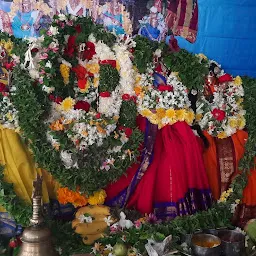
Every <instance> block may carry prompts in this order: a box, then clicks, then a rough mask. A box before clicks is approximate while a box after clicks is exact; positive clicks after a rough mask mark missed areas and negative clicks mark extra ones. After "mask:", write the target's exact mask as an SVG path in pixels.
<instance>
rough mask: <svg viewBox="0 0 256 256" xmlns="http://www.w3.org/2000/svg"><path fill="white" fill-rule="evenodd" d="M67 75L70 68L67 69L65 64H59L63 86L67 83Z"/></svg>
mask: <svg viewBox="0 0 256 256" xmlns="http://www.w3.org/2000/svg"><path fill="white" fill-rule="evenodd" d="M69 73H70V67H68V66H67V65H65V64H63V63H62V64H60V74H61V76H62V78H63V81H64V84H68V83H69Z"/></svg>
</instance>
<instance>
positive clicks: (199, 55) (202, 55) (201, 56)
mask: <svg viewBox="0 0 256 256" xmlns="http://www.w3.org/2000/svg"><path fill="white" fill-rule="evenodd" d="M197 56H198V57H199V58H200V59H203V60H207V57H206V56H205V55H204V54H203V53H199V54H197Z"/></svg>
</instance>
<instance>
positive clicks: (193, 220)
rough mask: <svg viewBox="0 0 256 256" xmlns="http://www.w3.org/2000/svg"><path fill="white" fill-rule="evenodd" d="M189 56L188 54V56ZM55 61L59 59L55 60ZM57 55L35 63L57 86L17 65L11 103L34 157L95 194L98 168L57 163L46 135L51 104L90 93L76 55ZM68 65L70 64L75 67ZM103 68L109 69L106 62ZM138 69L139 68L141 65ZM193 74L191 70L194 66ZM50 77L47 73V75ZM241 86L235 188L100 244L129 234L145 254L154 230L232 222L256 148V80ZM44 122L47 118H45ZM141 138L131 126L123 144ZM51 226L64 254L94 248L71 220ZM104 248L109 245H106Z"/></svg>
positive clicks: (129, 104)
mask: <svg viewBox="0 0 256 256" xmlns="http://www.w3.org/2000/svg"><path fill="white" fill-rule="evenodd" d="M62 18H63V17H62ZM57 20H58V19H57ZM67 21H68V22H69V21H70V20H69V19H67V20H65V21H58V22H56V27H58V26H60V27H58V33H57V34H56V38H63V34H68V33H67V31H70V34H71V32H72V33H73V32H74V29H73V27H69V26H64V27H63V28H61V27H62V26H63V23H62V22H64V25H65V23H66V22H67ZM76 22H78V23H79V19H78V20H75V21H74V20H73V25H74V24H77V23H76ZM80 22H85V23H87V24H91V23H90V21H89V20H87V19H84V18H83V21H82V20H80ZM53 27H55V25H53ZM62 29H63V30H62ZM91 29H92V31H93V32H94V33H93V35H94V38H95V39H96V42H97V40H98V41H100V40H103V41H104V42H105V44H106V45H108V46H109V47H110V48H111V49H112V46H113V45H114V39H113V36H112V35H111V34H106V37H105V36H104V35H105V32H103V29H102V28H101V27H97V28H95V25H92V26H91ZM52 31H54V30H52ZM62 33H63V34H62ZM86 33H87V34H86ZM85 34H86V36H85ZM91 34H92V33H91V31H90V29H89V31H88V29H86V32H82V33H79V34H78V35H77V38H76V42H79V40H80V39H81V41H80V42H87V41H88V38H89V36H90V35H91ZM52 36H53V35H46V36H45V38H46V39H45V40H46V41H47V40H49V42H48V43H49V44H50V43H51V41H50V40H51V38H52ZM85 38H86V39H85ZM106 38H107V39H106ZM84 40H85V41H84ZM140 40H141V38H140V37H138V38H137V39H136V40H135V41H136V42H138V41H140ZM141 41H143V43H145V44H148V45H150V46H149V48H148V49H151V51H148V52H147V54H146V55H148V56H151V57H152V56H153V54H154V52H155V50H156V48H157V47H155V46H152V45H151V43H150V42H149V43H147V42H146V41H144V39H143V40H141ZM109 42H110V44H109ZM43 43H45V41H43ZM48 43H47V45H49V44H48ZM55 43H56V41H55ZM67 44H68V42H67V43H66V44H64V45H65V46H66V45H67ZM151 47H152V48H151ZM136 48H137V47H136ZM136 48H135V52H134V53H137V55H136V54H135V55H134V60H138V56H139V55H140V54H142V55H143V49H141V48H139V46H138V48H137V49H136ZM34 49H35V50H34V51H36V49H37V48H34ZM71 49H72V48H70V51H71ZM132 51H133V50H132ZM41 53H42V52H41V49H40V47H39V48H38V51H37V53H36V54H41ZM138 53H140V54H138ZM51 54H52V53H51V52H50V55H51ZM127 54H128V53H127ZM175 55H177V56H179V53H176V54H175ZM32 56H33V57H34V56H35V52H33V51H32ZM37 56H38V55H37ZM181 56H183V55H181ZM186 56H189V54H188V55H186ZM166 58H167V59H168V56H166ZM196 58H197V60H198V57H196ZM53 59H54V60H55V61H53ZM53 59H51V60H50V61H51V65H52V66H51V68H49V66H50V65H49V63H48V65H46V64H47V62H48V60H47V62H45V60H41V61H43V62H41V63H40V62H35V64H36V63H39V65H41V64H42V63H43V64H42V66H41V67H44V65H45V70H48V69H47V68H49V73H51V71H50V70H51V69H52V67H54V65H55V67H56V69H55V70H54V72H52V73H51V74H52V75H53V74H55V73H56V74H57V73H58V76H57V77H58V78H59V79H57V77H55V79H54V86H52V79H49V84H47V79H46V80H45V81H46V84H45V83H42V84H41V85H40V77H38V73H36V72H34V70H33V71H32V72H31V71H30V74H28V73H27V72H24V70H23V69H20V68H19V67H16V68H15V70H14V84H15V87H14V89H15V93H12V94H10V96H11V101H10V102H14V106H15V108H16V109H17V110H18V111H19V112H18V116H19V127H21V130H22V134H23V136H24V137H25V138H27V139H28V140H29V141H30V147H31V149H32V150H33V152H34V155H35V160H36V161H37V163H40V165H42V166H43V167H45V168H46V169H48V170H51V171H52V173H53V175H54V177H57V179H58V180H59V181H60V182H61V183H62V184H64V185H65V184H70V187H69V188H73V189H74V190H75V189H76V186H77V185H79V183H80V182H81V179H82V180H83V181H84V182H83V183H84V184H83V185H84V186H83V188H84V190H85V191H87V190H88V191H90V192H91V193H92V192H95V191H96V190H98V188H102V184H101V185H100V186H97V185H96V184H95V183H94V182H96V180H97V182H99V177H97V172H96V173H95V170H88V169H87V170H86V174H84V175H81V174H77V170H76V169H75V168H70V169H66V168H65V166H64V164H61V167H60V164H59V163H62V160H61V156H60V151H59V150H52V144H50V143H49V141H48V138H47V136H46V134H47V132H48V131H49V125H48V124H47V122H46V123H45V120H48V119H47V117H49V113H51V108H50V106H51V105H54V106H58V105H62V103H61V102H59V99H60V98H58V97H62V99H63V100H64V99H66V98H69V97H71V98H72V99H76V96H75V95H76V93H77V94H79V95H80V94H82V95H83V97H84V96H85V94H86V96H87V95H89V94H90V93H84V92H81V89H82V90H83V89H85V88H80V87H79V86H78V79H77V77H76V73H75V72H74V71H72V67H73V66H74V67H76V66H77V65H78V64H79V62H78V61H77V60H76V59H75V58H69V57H67V58H65V59H64V60H61V62H59V57H58V58H57V56H56V57H53ZM62 59H63V58H62ZM179 59H182V58H179ZM151 60H152V59H151ZM192 60H194V56H193V58H192V59H190V60H189V61H188V62H187V65H189V63H190V62H191V63H192ZM175 62H176V63H179V60H175ZM120 63H121V61H120ZM148 63H149V62H148ZM197 63H199V62H197ZM62 64H63V65H64V66H63V65H62ZM69 64H71V67H70V65H69ZM61 65H62V66H61ZM100 65H101V64H100ZM183 65H184V64H183ZM103 66H104V67H105V64H104V65H103ZM120 66H121V65H120ZM181 66H182V64H180V67H181ZM112 67H113V66H112ZM112 67H110V68H111V71H113V70H115V69H116V70H117V71H118V69H117V68H112ZM204 67H205V63H202V65H201V70H203V69H204ZM37 68H38V67H37ZM137 68H139V66H138V67H137ZM31 70H32V69H31ZM101 71H103V72H102V74H101V73H99V76H100V77H101V76H102V77H104V68H103V69H102V70H101ZM119 71H120V70H119ZM119 71H118V74H119V79H118V81H119V83H120V80H121V79H120V77H121V75H120V72H119ZM172 71H177V70H175V69H172ZM33 72H34V73H33ZM107 72H108V71H107ZM114 72H115V71H113V73H114ZM49 73H48V74H49ZM115 73H116V72H115ZM190 73H191V72H190ZM192 73H193V69H192ZM35 74H36V76H37V77H36V78H35V77H34V76H33V75H35ZM67 74H68V75H67ZM97 74H98V73H97ZM39 75H40V73H39ZM184 75H185V77H186V76H187V77H188V76H189V75H188V74H182V72H181V73H179V77H184ZM31 76H32V77H31ZM174 76H175V75H174ZM203 76H204V75H203V72H201V74H200V76H198V79H199V80H200V79H202V77H203ZM46 77H48V76H46ZM60 77H61V79H60ZM92 78H93V79H92ZM176 78H177V77H176V76H175V78H174V79H176ZM43 79H45V76H43ZM88 80H89V81H90V82H91V83H93V82H94V76H93V77H89V79H88ZM92 80H93V81H92ZM35 81H38V83H37V85H36V84H35ZM70 81H71V82H70ZM105 81H106V80H105ZM183 81H184V80H183ZM183 81H182V82H183ZM230 82H232V81H230ZM83 83H84V81H83ZM99 83H100V79H99ZM183 83H184V82H183ZM232 83H233V82H232ZM74 84H76V88H79V89H78V92H77V91H75V90H74V89H73V87H72V86H74ZM107 84H108V82H104V79H103V85H104V86H105V85H106V87H107V88H109V87H108V86H109V85H107ZM184 84H185V85H186V83H184ZM44 85H45V87H44ZM83 86H84V84H83ZM243 86H244V88H245V99H244V107H245V109H246V111H247V112H246V114H245V118H246V120H247V128H248V130H249V138H248V141H247V144H246V153H245V155H244V158H243V160H242V162H241V167H242V170H244V172H243V173H242V174H241V175H240V176H239V177H237V178H236V179H235V180H234V181H233V183H232V185H231V189H229V190H228V191H226V192H225V193H224V194H223V195H222V197H221V200H220V201H219V203H218V204H216V205H214V206H213V207H212V208H211V209H210V210H209V211H207V212H202V213H197V214H195V215H193V216H186V217H182V218H176V219H175V220H173V221H171V222H168V223H159V222H155V224H153V225H152V221H153V220H154V218H153V216H151V217H152V218H148V219H141V220H139V221H138V222H136V223H133V225H132V227H131V228H129V229H123V230H122V231H121V232H116V233H114V234H111V235H110V236H108V237H106V238H104V239H101V240H100V241H99V242H100V243H102V244H103V245H107V244H110V245H112V246H113V245H114V244H115V243H116V242H119V241H120V240H122V239H124V238H125V241H126V243H129V244H130V245H131V246H133V247H134V248H136V251H137V252H139V251H140V252H143V251H144V249H145V247H144V246H145V244H146V243H147V239H148V238H151V236H150V235H149V234H150V233H155V234H156V236H155V237H154V238H155V239H156V240H162V239H163V238H164V237H166V236H168V235H170V234H172V235H173V236H174V237H179V236H180V235H182V234H186V233H191V232H193V231H195V230H197V229H199V228H212V227H223V226H228V225H229V223H230V218H231V216H232V211H233V209H234V207H236V205H237V204H238V203H239V199H241V198H242V193H243V189H244V187H245V186H246V180H247V172H248V171H249V169H250V167H252V163H253V160H254V157H255V155H256V152H255V138H256V133H255V127H256V124H255V122H254V121H255V118H254V116H255V111H256V110H255V109H254V108H253V106H256V104H253V102H255V100H256V93H255V90H254V88H256V87H255V79H250V78H243ZM52 87H54V90H53V89H52ZM99 88H100V86H99ZM42 89H43V90H42ZM135 91H136V90H135ZM104 92H105V89H104ZM111 94H112V90H111ZM49 95H52V96H53V97H52V96H49ZM89 99H91V98H90V97H88V99H87V100H88V101H89ZM134 100H135V98H134V97H133V96H132V94H129V93H125V96H124V94H123V95H122V105H121V109H120V114H119V115H120V117H119V120H118V122H117V123H116V124H117V125H120V126H121V130H122V131H124V133H126V134H125V135H128V134H130V132H131V130H130V129H127V128H131V127H135V120H134V116H135V114H134V113H136V106H135V104H134ZM62 102H63V101H62ZM60 103H61V104H60ZM69 103H70V102H69ZM57 104H58V105H57ZM94 108H97V107H94ZM126 109H129V111H125V110H126ZM131 112H132V113H131ZM42 120H43V121H44V122H42ZM59 124H61V123H59ZM58 132H59V131H58ZM118 132H119V131H117V134H118ZM135 134H137V137H136V136H134V135H135ZM115 135H116V134H115ZM118 135H119V136H120V134H118ZM133 136H134V137H133ZM109 137H111V136H109ZM109 137H108V138H106V139H105V140H104V141H108V142H109ZM111 138H112V140H110V142H112V141H115V140H113V137H111ZM138 138H141V134H140V133H139V132H138V131H137V130H133V132H132V135H131V136H130V138H129V141H128V142H126V144H125V145H123V147H125V146H127V145H128V144H129V142H131V141H132V140H133V142H134V141H137V140H138ZM60 141H61V143H60V148H61V147H63V145H64V147H66V146H67V147H68V146H70V145H72V148H73V145H74V144H68V143H66V140H64V139H63V138H61V140H60ZM31 142H32V143H31ZM103 145H104V144H103ZM103 145H102V147H103ZM132 145H133V144H132V143H131V146H129V147H128V146H127V150H128V149H129V150H131V149H132ZM118 146H120V145H118ZM135 146H136V148H135ZM135 146H134V152H136V150H137V148H138V147H137V146H138V144H137V145H135ZM108 147H109V144H108V145H106V147H105V149H107V148H108ZM90 153H91V155H93V156H94V157H95V156H97V155H98V153H99V152H98V147H96V146H95V147H94V145H92V146H90ZM135 155H136V154H135ZM135 155H134V156H135ZM50 159H51V161H49V160H50ZM96 159H97V158H96ZM127 159H128V160H127ZM127 159H126V161H127V162H126V161H124V165H125V164H126V163H127V166H129V165H130V163H131V161H130V160H129V159H130V158H127ZM93 160H94V159H93ZM92 163H94V161H92V162H91V163H90V164H92ZM108 165H109V164H105V165H104V170H106V169H105V167H106V166H108ZM124 165H123V166H124ZM107 168H108V167H107ZM125 169H126V167H124V168H123V171H122V172H121V171H120V173H118V175H121V174H122V173H123V172H124V171H125ZM88 171H89V172H90V171H92V172H93V171H94V172H93V175H92V176H91V175H88V173H87V172H88ZM74 172H75V174H74ZM107 174H108V175H110V176H112V177H110V176H108V177H109V178H110V180H111V178H112V179H115V178H114V177H115V175H116V174H114V173H111V171H110V172H109V170H108V171H107ZM73 175H76V176H73ZM95 176H96V177H95ZM105 178H106V177H105ZM86 181H87V184H86ZM1 182H2V184H3V185H2V187H4V186H6V184H5V182H4V181H3V177H2V178H1ZM103 183H104V182H103ZM72 184H74V185H72ZM7 186H8V188H11V186H9V185H8V184H7ZM96 187H97V189H96ZM63 189H66V191H67V193H70V191H69V189H68V188H63ZM8 193H10V195H11V194H13V195H14V192H13V193H11V192H10V191H9V192H8ZM74 193H75V192H74ZM78 194H80V193H78ZM103 194H104V191H98V192H96V193H94V195H93V196H94V197H93V199H94V202H96V203H95V204H98V203H101V202H100V200H101V198H102V195H103ZM5 195H6V194H5V193H4V194H2V195H1V202H5V205H6V208H7V209H8V205H9V204H12V203H13V202H12V199H11V198H10V197H6V196H5ZM69 195H70V194H69ZM76 196H77V194H76ZM103 197H104V196H103ZM65 199H66V198H64V199H63V200H65ZM91 199H92V198H91ZM83 200H84V199H83ZM87 200H88V199H87V198H86V201H87ZM78 201H79V200H78ZM92 201H93V200H92ZM83 203H84V202H83ZM15 205H17V207H18V208H19V206H22V207H23V208H24V206H23V204H22V203H21V204H20V203H19V202H16V204H15ZM78 205H79V203H78ZM18 208H17V209H18ZM227 209H228V210H227ZM9 211H10V213H11V214H12V215H13V216H14V217H18V216H19V215H18V212H17V211H12V210H11V209H10V208H9ZM28 215H29V214H28ZM28 215H27V216H28ZM24 216H25V215H24ZM154 221H155V220H154ZM49 224H51V225H52V227H53V226H55V229H54V230H55V231H57V232H56V234H55V236H56V238H57V244H58V246H61V247H63V255H71V254H72V253H73V252H74V251H77V252H89V251H90V250H91V248H89V247H83V246H82V244H81V243H80V242H79V241H80V239H79V237H78V236H77V235H75V234H74V233H73V231H72V230H71V228H70V226H69V225H70V224H67V225H68V226H66V225H63V223H58V222H55V223H52V222H51V223H49ZM60 230H62V232H60ZM64 237H65V238H66V237H69V241H68V242H67V243H65V245H63V241H64V240H65V239H63V238H64ZM74 245H77V247H76V248H75V247H74ZM98 248H99V250H96V249H97V248H95V252H96V253H100V252H101V251H100V250H101V249H102V247H98ZM103 249H105V246H104V248H103ZM135 254H136V253H135ZM131 255H134V251H132V253H131Z"/></svg>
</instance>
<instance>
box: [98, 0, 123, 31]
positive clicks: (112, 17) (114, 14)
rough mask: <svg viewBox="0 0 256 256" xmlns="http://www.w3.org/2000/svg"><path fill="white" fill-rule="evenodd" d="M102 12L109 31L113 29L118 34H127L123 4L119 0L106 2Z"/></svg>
mask: <svg viewBox="0 0 256 256" xmlns="http://www.w3.org/2000/svg"><path fill="white" fill-rule="evenodd" d="M102 13H103V23H104V26H105V27H106V28H107V29H108V30H109V31H113V32H115V33H116V34H117V35H120V34H125V30H124V27H123V25H124V18H123V14H122V6H121V4H119V3H118V0H113V1H112V2H110V3H108V4H106V5H105V6H104V7H103V11H102Z"/></svg>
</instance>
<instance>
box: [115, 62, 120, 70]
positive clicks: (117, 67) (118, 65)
mask: <svg viewBox="0 0 256 256" xmlns="http://www.w3.org/2000/svg"><path fill="white" fill-rule="evenodd" d="M116 69H117V71H120V69H121V67H120V63H119V61H116Z"/></svg>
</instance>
